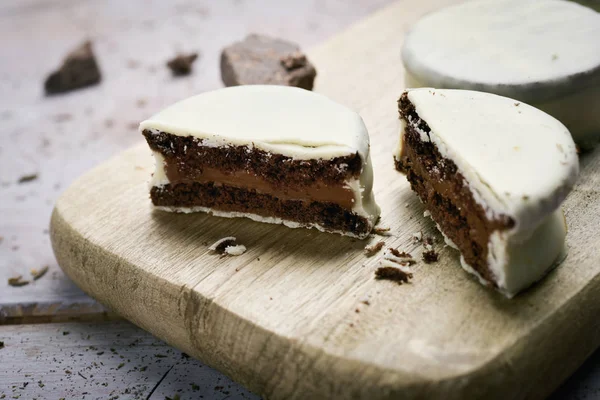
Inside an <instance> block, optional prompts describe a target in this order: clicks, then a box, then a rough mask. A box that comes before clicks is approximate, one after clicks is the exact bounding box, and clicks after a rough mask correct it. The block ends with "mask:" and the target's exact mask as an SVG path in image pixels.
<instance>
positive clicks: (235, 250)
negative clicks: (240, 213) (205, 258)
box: [208, 236, 246, 256]
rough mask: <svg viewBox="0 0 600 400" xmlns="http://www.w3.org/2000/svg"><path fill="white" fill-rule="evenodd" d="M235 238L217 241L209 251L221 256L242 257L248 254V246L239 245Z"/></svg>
mask: <svg viewBox="0 0 600 400" xmlns="http://www.w3.org/2000/svg"><path fill="white" fill-rule="evenodd" d="M236 240H237V239H236V238H235V237H233V236H228V237H224V238H223V239H219V240H217V241H216V242H215V243H213V244H212V245H211V246H210V247H209V248H208V249H209V250H211V251H214V252H216V253H219V254H221V255H230V256H240V255H242V254H244V253H245V252H246V246H244V245H243V244H237V242H236Z"/></svg>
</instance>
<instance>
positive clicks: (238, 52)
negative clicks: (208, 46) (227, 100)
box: [221, 34, 317, 90]
mask: <svg viewBox="0 0 600 400" xmlns="http://www.w3.org/2000/svg"><path fill="white" fill-rule="evenodd" d="M316 76H317V71H316V70H315V67H314V66H313V65H312V64H311V63H310V61H308V59H307V58H306V56H305V55H304V54H303V53H301V52H300V47H299V46H298V45H296V44H294V43H292V42H288V41H285V40H281V39H274V38H271V37H268V36H263V35H256V34H253V35H249V36H248V37H246V39H244V40H243V41H241V42H237V43H234V44H232V45H231V46H229V47H226V48H225V49H223V52H222V53H221V79H222V80H223V83H224V84H225V86H238V85H260V84H262V85H286V86H295V87H299V88H303V89H307V90H312V88H313V84H314V80H315V77H316Z"/></svg>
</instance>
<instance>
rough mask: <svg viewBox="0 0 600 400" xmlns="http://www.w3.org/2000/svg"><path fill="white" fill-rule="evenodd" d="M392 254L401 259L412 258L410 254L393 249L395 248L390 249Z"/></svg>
mask: <svg viewBox="0 0 600 400" xmlns="http://www.w3.org/2000/svg"><path fill="white" fill-rule="evenodd" d="M389 250H390V253H392V254H393V255H395V256H396V257H400V258H412V256H411V255H410V253H406V252H404V251H398V249H393V248H391V247H390V248H389Z"/></svg>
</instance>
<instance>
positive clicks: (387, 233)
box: [373, 226, 392, 236]
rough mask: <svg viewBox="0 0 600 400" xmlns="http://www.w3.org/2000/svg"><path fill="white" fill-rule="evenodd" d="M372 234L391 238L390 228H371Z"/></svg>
mask: <svg viewBox="0 0 600 400" xmlns="http://www.w3.org/2000/svg"><path fill="white" fill-rule="evenodd" d="M373 233H374V234H375V235H379V236H391V235H392V234H391V233H390V227H389V226H387V227H383V226H376V227H375V228H373Z"/></svg>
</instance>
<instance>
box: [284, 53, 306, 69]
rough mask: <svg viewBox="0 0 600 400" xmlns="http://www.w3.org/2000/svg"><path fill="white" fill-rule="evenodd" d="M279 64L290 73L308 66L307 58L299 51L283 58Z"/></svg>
mask: <svg viewBox="0 0 600 400" xmlns="http://www.w3.org/2000/svg"><path fill="white" fill-rule="evenodd" d="M279 62H280V63H281V65H283V68H285V69H286V70H288V71H291V70H293V69H296V68H300V67H304V66H305V65H306V64H307V60H306V56H305V55H304V54H302V53H300V52H299V51H297V52H294V53H291V54H288V55H286V56H284V57H281V58H280V59H279Z"/></svg>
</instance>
